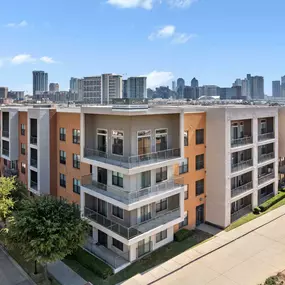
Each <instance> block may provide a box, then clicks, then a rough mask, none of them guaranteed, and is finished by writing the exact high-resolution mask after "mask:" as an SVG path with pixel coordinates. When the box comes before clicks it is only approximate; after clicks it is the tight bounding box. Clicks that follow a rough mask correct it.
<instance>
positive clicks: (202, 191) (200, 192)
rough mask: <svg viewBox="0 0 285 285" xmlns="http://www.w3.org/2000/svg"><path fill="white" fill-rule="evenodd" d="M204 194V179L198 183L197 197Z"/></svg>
mask: <svg viewBox="0 0 285 285" xmlns="http://www.w3.org/2000/svg"><path fill="white" fill-rule="evenodd" d="M203 193H204V179H201V180H198V181H196V196H199V195H201V194H203Z"/></svg>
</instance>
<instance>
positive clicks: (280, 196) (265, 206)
mask: <svg viewBox="0 0 285 285" xmlns="http://www.w3.org/2000/svg"><path fill="white" fill-rule="evenodd" d="M284 198H285V192H280V193H278V194H277V195H276V196H274V197H273V198H271V199H269V200H267V201H266V202H264V203H263V204H262V205H260V206H259V208H260V210H261V212H264V211H266V210H267V209H269V208H270V207H272V206H273V205H274V204H276V203H277V202H279V201H281V200H283V199H284Z"/></svg>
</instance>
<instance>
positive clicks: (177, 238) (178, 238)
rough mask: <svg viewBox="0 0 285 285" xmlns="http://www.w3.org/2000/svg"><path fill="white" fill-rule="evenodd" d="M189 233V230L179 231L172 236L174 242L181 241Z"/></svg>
mask: <svg viewBox="0 0 285 285" xmlns="http://www.w3.org/2000/svg"><path fill="white" fill-rule="evenodd" d="M190 233H191V232H190V231H189V230H186V229H181V230H180V231H178V232H176V233H175V234H174V240H175V241H183V240H185V239H187V238H188V237H189V236H190Z"/></svg>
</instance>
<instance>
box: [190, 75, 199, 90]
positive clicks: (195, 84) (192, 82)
mask: <svg viewBox="0 0 285 285" xmlns="http://www.w3.org/2000/svg"><path fill="white" fill-rule="evenodd" d="M191 87H193V88H196V87H199V81H198V80H197V79H196V78H195V77H194V78H193V79H192V80H191Z"/></svg>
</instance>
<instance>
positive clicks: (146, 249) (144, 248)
mask: <svg viewBox="0 0 285 285" xmlns="http://www.w3.org/2000/svg"><path fill="white" fill-rule="evenodd" d="M152 250H153V243H152V241H149V242H147V243H145V244H144V245H139V246H138V247H137V258H141V257H143V256H144V255H146V254H148V253H150V252H151V251H152Z"/></svg>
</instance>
